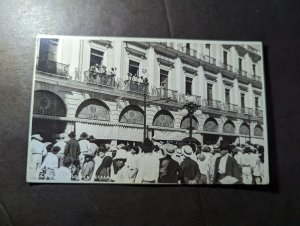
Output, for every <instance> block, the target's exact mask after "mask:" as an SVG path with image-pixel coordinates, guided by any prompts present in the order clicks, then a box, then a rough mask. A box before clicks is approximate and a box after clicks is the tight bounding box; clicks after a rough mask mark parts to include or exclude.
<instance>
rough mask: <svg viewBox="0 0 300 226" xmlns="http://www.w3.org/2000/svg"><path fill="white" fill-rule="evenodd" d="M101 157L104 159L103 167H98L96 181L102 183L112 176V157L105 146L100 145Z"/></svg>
mask: <svg viewBox="0 0 300 226" xmlns="http://www.w3.org/2000/svg"><path fill="white" fill-rule="evenodd" d="M98 152H99V156H100V158H101V159H102V162H101V165H100V166H99V167H98V169H97V171H96V175H95V181H101V180H103V179H104V178H109V177H110V174H111V165H112V161H113V159H112V157H111V152H108V150H107V148H106V146H105V145H103V144H101V145H99V149H98Z"/></svg>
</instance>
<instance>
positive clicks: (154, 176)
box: [135, 153, 159, 183]
mask: <svg viewBox="0 0 300 226" xmlns="http://www.w3.org/2000/svg"><path fill="white" fill-rule="evenodd" d="M158 176H159V160H158V158H157V157H156V156H153V154H152V153H145V154H144V155H143V157H141V160H140V166H139V170H138V173H137V176H136V179H135V182H136V183H142V181H157V180H158Z"/></svg>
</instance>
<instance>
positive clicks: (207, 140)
mask: <svg viewBox="0 0 300 226" xmlns="http://www.w3.org/2000/svg"><path fill="white" fill-rule="evenodd" d="M218 130H219V125H218V123H217V121H216V120H215V119H214V118H212V117H209V118H208V119H206V121H205V123H204V126H203V131H205V133H204V134H203V143H204V144H208V145H210V144H215V143H217V141H218V140H219V138H220V135H218V134H214V133H215V132H218Z"/></svg>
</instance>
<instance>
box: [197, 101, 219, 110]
mask: <svg viewBox="0 0 300 226" xmlns="http://www.w3.org/2000/svg"><path fill="white" fill-rule="evenodd" d="M202 106H203V107H207V108H215V109H222V102H221V101H218V100H212V99H204V100H203V101H202Z"/></svg>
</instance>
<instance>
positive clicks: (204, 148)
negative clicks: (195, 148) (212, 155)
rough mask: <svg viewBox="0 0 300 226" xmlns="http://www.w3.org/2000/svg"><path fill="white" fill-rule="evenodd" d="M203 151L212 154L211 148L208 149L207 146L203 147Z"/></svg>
mask: <svg viewBox="0 0 300 226" xmlns="http://www.w3.org/2000/svg"><path fill="white" fill-rule="evenodd" d="M202 151H203V152H210V147H208V146H207V145H203V147H202Z"/></svg>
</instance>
